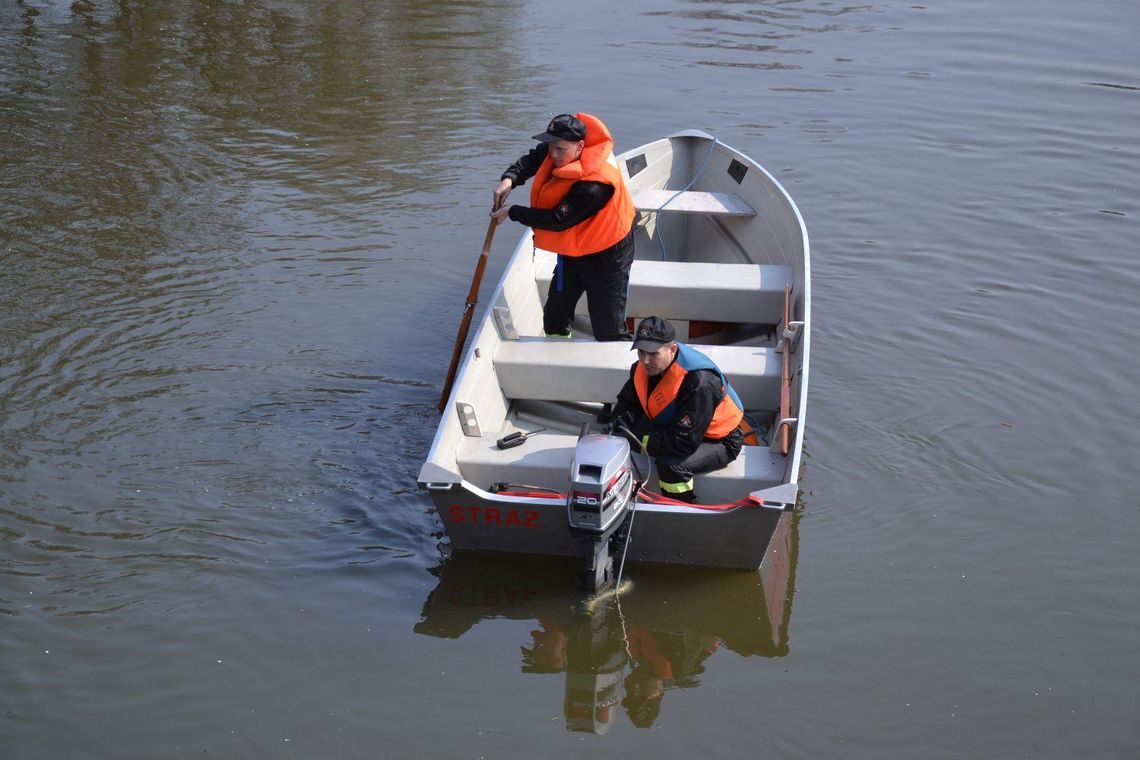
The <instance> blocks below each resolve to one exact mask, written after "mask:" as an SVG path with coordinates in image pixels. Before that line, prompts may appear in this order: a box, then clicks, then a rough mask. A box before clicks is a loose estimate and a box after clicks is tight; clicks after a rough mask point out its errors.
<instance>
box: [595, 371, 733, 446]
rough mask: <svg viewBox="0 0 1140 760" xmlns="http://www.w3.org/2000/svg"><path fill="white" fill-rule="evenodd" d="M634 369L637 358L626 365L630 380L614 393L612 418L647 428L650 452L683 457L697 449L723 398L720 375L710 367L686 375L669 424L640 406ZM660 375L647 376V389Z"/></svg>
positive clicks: (636, 429)
mask: <svg viewBox="0 0 1140 760" xmlns="http://www.w3.org/2000/svg"><path fill="white" fill-rule="evenodd" d="M635 369H637V362H634V363H633V366H631V367H630V368H629V380H627V381H626V383H625V385H623V386H622V389H621V391H619V392H618V395H617V405H616V406H614V410H613V413H612V415H611V419H612V420H614V421H617V420H618V419H621V420H622V421H623V422H624V423H625V424H626V425H627V426H628V427H629V428H630V429H631V430H635V431H637V432H639V434H640V431H641V430H648V431H649V445H648V446H647V447H646V448H647V449H648V451H649V454H650V455H651V456H655V457H656V456H671V457H679V458H682V459H683V458H685V457H687V456H689V455H690V454H692V453H693V452H694V451H696V450H697V447H698V446H700V445H701V441H703V440H704V437H705V431H706V430H708V429H709V424H710V423H711V422H712V418H713V413H714V412H715V411H716V407H717V404H719V403H720V402H721V399H722V398H724V388H723V387H722V386H721V382H720V377H719V376H718V375H717V373H716V372H714V371H712V370H709V369H698V370H693V371H692V372H689V373H688V374H687V375H685V379H684V380H682V381H681V387H680V388H679V389H678V390H677V400H676V402H675V403H676V405H677V414H676V415H675V416H674V417H673V423H672V424H671V425H668V426H662V425H659V424H655V423H653V422H652V421H650V420H649V418H648V417H647V416H646V414H645V410H644V409H642V408H641V400H640V399H638V397H637V389H636V388H635V387H634V385H633V372H634V370H635ZM660 380H661V375H657V376H656V377H651V378H649V390H650V392H652V391H653V389H654V388H655V387H657V383H658V382H659V381H660Z"/></svg>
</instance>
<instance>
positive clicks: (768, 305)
mask: <svg viewBox="0 0 1140 760" xmlns="http://www.w3.org/2000/svg"><path fill="white" fill-rule="evenodd" d="M539 255H542V256H545V257H548V258H549V264H546V262H544V261H539V263H538V265H537V271H538V272H539V275H538V276H537V278H536V281H537V283H538V292H539V297H540V298H541V300H543V301H545V300H546V294H547V292H548V291H549V289H550V280H551V278H552V277H553V272H554V265H555V256H554V254H552V253H549V252H546V251H539ZM791 282H792V270H791V268H790V267H785V266H778V265H774V264H764V265H761V264H708V263H697V262H688V261H648V260H646V261H641V260H638V261H634V262H633V266H632V268H631V269H630V273H629V291H628V292H629V298H628V301H627V302H626V313H627V314H629V315H630V316H633V317H648V316H651V315H657V316H661V317H665V318H666V319H676V320H707V321H712V322H754V323H757V324H763V325H775V324H779V322H780V320H781V319H782V318H783V315H784V286H785V285H790V284H791ZM577 313H579V314H585V313H587V312H586V299H585V298H582V299H581V300H579V301H578V308H577Z"/></svg>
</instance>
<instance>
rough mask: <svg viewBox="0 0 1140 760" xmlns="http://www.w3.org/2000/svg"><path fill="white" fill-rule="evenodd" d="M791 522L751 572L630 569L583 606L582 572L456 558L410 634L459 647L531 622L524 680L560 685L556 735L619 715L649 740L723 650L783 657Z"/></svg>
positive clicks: (791, 579) (564, 564)
mask: <svg viewBox="0 0 1140 760" xmlns="http://www.w3.org/2000/svg"><path fill="white" fill-rule="evenodd" d="M798 520H799V514H798V513H786V514H785V515H784V518H783V519H781V521H780V526H779V528H778V529H777V531H776V534H775V536H773V539H772V541H773V545H772V547H771V552H770V555H769V558H768V562H766V563H765V566H764V567H763V568H762V569H761V570H760V571H759V572H738V571H725V570H702V569H699V568H675V567H665V566H652V565H638V566H637V567H636V568H628V569H627V576H629V577H630V579H631V580H632V581H633V587H632V588H630V589H629V590H628V591H626V593H624V594H623V595H622V597H621V604H620V606H619V605H618V604H616V603H615V601H614V600H613V598H612V596H611V597H610V598H609V599H608V600H607V599H605V598H603V599H601V600H598V601H597V603H591V602H589V601H585V602H584V599H585V597H584V596H583V592H581V591H579V590H578V589H577V586H576V584H575V576H576V574H577V573H579V572H580V571H581V564H580V563H574V562H568V561H564V560H559V559H541V558H527V557H519V556H513V557H504V556H501V555H498V556H496V555H486V554H470V553H458V552H457V553H455V554H454V555H453V556H452V557H450V558H449V559H448V560H447V561H445V562H444V563H443V564H442V565H441V566H440V567H438V568H433V570H432V572H433V573H434V574H436V575H438V576H439V584H438V585H437V586H436V588H435V590H434V591H432V592H431V594H430V595H429V596H428V598H427V601H426V602H425V603H424V608H423V613H422V619H421V621H420V622H419V623H418V624H417V625H416V627H415V630H416V632H417V633H421V634H425V635H428V636H438V637H441V638H459V637H461V636H462V635H463V634H464V633H466V632H467V631H468V630H470V629H471V628H472V627H473V626H474V625H475V624H476V623H478V622H479V621H481V620H486V619H492V618H500V619H503V618H505V619H510V620H534V621H535V623H536V627H535V628H534V630H532V631H531V632H530V640H529V641H526V642H524V643H523V644H522V672H523V673H539V674H543V673H545V674H552V673H565V674H566V685H565V689H566V691H565V699H564V702H563V711H564V714H565V716H566V728H567V729H568V730H571V731H589V732H592V733H597V734H602V733H605V732H606V731H608V730H609V728H610V727H611V726H612V725H613V722H614V720H615V719H616V717H617V716H618V715H619V714H621V713H623V712H624V713H625V715H626V716H627V717H628V719H629V720H630V722H631V723H632V724H633V725H635V726H637V727H640V728H648V727H650V726H652V725H653V724H654V722H655V721H656V720H657V717H658V713H659V711H660V709H661V703H662V700H663V698H664V696H665V694H666V692H668V691H669V690H671V689H681V688H695V687H697V686H699V685H700V683H701V681H700V678H699V676H700V675H701V674H702V673H703V672H704V662H705V660H707V659H708V658H709V657H711V656H712V655H714V654H715V653H717V652H718V651H720V650H722V649H727V650H729V651H731V652H734V653H736V654H737V655H740V656H744V657H749V656H759V657H782V656H783V655H785V654H787V652H788V624H789V619H790V617H791V609H792V596H793V594H794V591H795V588H794V584H795V564H796V556H797V553H798V546H797V544H798V540H797V539H798V536H797V530H796V525H797V523H798Z"/></svg>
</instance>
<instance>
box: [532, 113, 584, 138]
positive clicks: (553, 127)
mask: <svg viewBox="0 0 1140 760" xmlns="http://www.w3.org/2000/svg"><path fill="white" fill-rule="evenodd" d="M534 139H535V140H538V141H539V142H544V143H550V142H556V141H557V140H569V141H570V142H578V141H579V140H585V139H586V125H585V124H583V123H582V122H581V121H580V120H579V119H578V117H577V116H574V115H573V114H568V113H562V114H558V115H557V116H555V117H554V118H553V119H551V120H550V123H549V124H547V125H546V131H545V132H543V133H542V134H541V135H535V136H534Z"/></svg>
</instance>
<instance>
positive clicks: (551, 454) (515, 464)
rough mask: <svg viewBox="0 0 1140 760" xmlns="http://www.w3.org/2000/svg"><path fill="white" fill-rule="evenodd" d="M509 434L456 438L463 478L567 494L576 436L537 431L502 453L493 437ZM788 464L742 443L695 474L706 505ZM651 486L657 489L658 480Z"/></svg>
mask: <svg viewBox="0 0 1140 760" xmlns="http://www.w3.org/2000/svg"><path fill="white" fill-rule="evenodd" d="M507 432H510V431H500V432H498V433H488V434H486V435H484V436H483V437H481V438H464V439H463V440H462V441H461V442H460V444H459V450H458V451H457V452H456V453H457V456H456V461H457V463H458V465H459V472H460V474H461V475H462V476H463V478H464V479H465V480H467V481H469V482H471V483H474V484H475V485H477V486H479V487H480V488H484V489H486V488H490V486H491V484H492V483H512V484H514V485H520V486H538V487H540V488H553V489H555V490H558V491H560V492H562V493H565V492H566V490H567V489H568V488H569V485H570V460H571V459H572V458H573V456H574V447H575V446H576V445H577V443H578V436H577V435H571V434H567V433H546V432H543V433H537V434H535V435H532V436H530V437H529V438H527V441H526V443H524V444H523V445H522V446H518V447H516V448H513V449H507V450H505V451H503V450H501V449H499V448H497V447H496V446H495V440H496V439H498V438H499V437H501V436H502V435H505V434H506V433H507ZM786 464H787V460H786V459H784V458H783V457H781V456H779V455H778V454H773V453H772V452H770V451H769V450H768V448H767V447H766V446H745V447H744V448H743V449H741V451H740V456H738V457H737V458H736V459H735V460H733V461H732V462H729V464H728V466H727V467H724V468H723V469H720V470H715V471H713V472H709V473H705V474H704V475H698V476H697V477H696V483H695V487H696V491H697V495H698V497H699V498H700V500H701V501H702V502H705V503H707V504H722V503H728V502H732V501H736V500H737V499H740V498H743V497H744V496H745V494H748V493H751V492H753V491H758V490H760V489H762V488H769V487H771V486H775V485H778V484H779V483H780V482H781V481H782V479H783V476H784V467H785V466H786ZM650 490H654V491H656V490H658V486H657V483H656V479H654V480H653V483H652V484H651V488H650Z"/></svg>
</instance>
